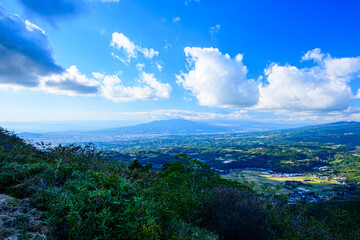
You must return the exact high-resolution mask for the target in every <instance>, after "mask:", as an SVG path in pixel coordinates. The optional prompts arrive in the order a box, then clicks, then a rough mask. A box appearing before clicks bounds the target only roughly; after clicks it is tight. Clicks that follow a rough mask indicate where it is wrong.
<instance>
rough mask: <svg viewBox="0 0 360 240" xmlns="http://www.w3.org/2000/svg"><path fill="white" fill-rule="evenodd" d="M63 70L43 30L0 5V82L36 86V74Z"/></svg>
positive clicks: (41, 74)
mask: <svg viewBox="0 0 360 240" xmlns="http://www.w3.org/2000/svg"><path fill="white" fill-rule="evenodd" d="M63 71H64V69H63V68H62V67H61V66H59V65H57V64H56V63H55V57H54V51H53V48H52V46H51V44H50V42H49V40H48V38H47V36H46V35H45V33H44V31H43V30H42V29H41V28H39V27H38V26H36V25H35V24H33V23H31V22H29V21H24V20H23V19H22V18H21V17H20V16H18V15H12V14H9V13H7V12H6V11H5V10H4V9H3V8H2V7H1V6H0V84H1V85H15V86H22V87H37V86H38V85H39V77H43V76H48V75H51V74H60V73H62V72H63Z"/></svg>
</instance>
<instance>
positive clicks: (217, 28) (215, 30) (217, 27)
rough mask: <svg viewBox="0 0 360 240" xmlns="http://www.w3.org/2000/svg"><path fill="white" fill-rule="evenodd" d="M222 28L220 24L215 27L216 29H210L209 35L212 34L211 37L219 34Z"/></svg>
mask: <svg viewBox="0 0 360 240" xmlns="http://www.w3.org/2000/svg"><path fill="white" fill-rule="evenodd" d="M220 28H221V25H220V24H217V25H215V26H214V27H209V33H210V34H211V36H213V35H214V33H217V32H218V31H219V30H220Z"/></svg>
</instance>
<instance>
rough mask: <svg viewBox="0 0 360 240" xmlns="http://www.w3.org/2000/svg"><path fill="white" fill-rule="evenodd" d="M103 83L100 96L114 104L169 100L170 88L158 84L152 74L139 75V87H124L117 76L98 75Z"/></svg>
mask: <svg viewBox="0 0 360 240" xmlns="http://www.w3.org/2000/svg"><path fill="white" fill-rule="evenodd" d="M99 77H100V78H99V80H102V81H103V85H102V86H101V90H100V91H101V94H102V96H103V97H104V98H106V99H109V100H112V101H114V102H130V101H137V100H160V99H164V98H169V97H170V93H171V90H172V88H171V86H170V84H168V83H161V82H159V81H158V80H157V79H156V78H155V77H154V75H153V74H149V73H145V72H142V73H141V79H140V82H141V84H140V85H139V86H132V87H126V86H124V85H123V84H122V82H121V80H120V78H119V77H118V76H117V75H106V76H104V75H103V76H102V75H99Z"/></svg>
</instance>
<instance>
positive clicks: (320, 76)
mask: <svg viewBox="0 0 360 240" xmlns="http://www.w3.org/2000/svg"><path fill="white" fill-rule="evenodd" d="M302 60H303V61H306V60H313V61H314V62H315V66H313V67H310V68H297V67H295V66H291V65H285V66H279V65H278V64H271V65H270V66H269V67H268V68H267V69H266V70H265V75H266V76H267V82H268V83H267V84H262V85H260V86H259V90H260V99H259V104H258V105H257V108H258V109H270V110H285V111H336V110H343V109H346V108H347V107H348V106H349V105H350V103H351V99H353V97H354V96H353V93H352V91H351V88H350V86H349V82H350V81H351V80H353V79H354V78H356V77H357V75H358V74H359V72H360V57H354V58H333V57H331V56H330V54H323V53H321V51H320V49H314V50H311V51H308V52H307V53H306V54H305V55H304V56H303V57H302Z"/></svg>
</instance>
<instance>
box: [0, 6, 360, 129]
mask: <svg viewBox="0 0 360 240" xmlns="http://www.w3.org/2000/svg"><path fill="white" fill-rule="evenodd" d="M0 3H1V6H0V102H1V104H0V112H1V114H0V121H2V122H6V121H67V120H82V121H84V120H125V121H130V122H131V121H134V122H139V121H140V122H141V121H144V122H146V121H150V120H154V119H170V118H187V119H190V120H209V119H219V120H260V121H270V122H309V123H310V122H331V121H338V120H355V121H360V100H359V98H360V92H358V89H359V88H360V44H359V43H360V31H359V26H360V15H359V14H358V13H359V10H360V3H359V2H358V1H355V0H353V1H346V0H344V1H331V0H324V1H320V0H319V1H307V0H306V1H288V0H287V1H282V0H277V1H269V0H263V1H257V0H255V1H215V0H213V1H208V0H191V1H190V0H187V1H185V0H172V1H168V0H161V1H156V0H154V1H145V0H143V1H140V0H139V1H137V0H119V1H116V0H112V1H111V0H107V1H105V0H48V1H41V0H0Z"/></svg>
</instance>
